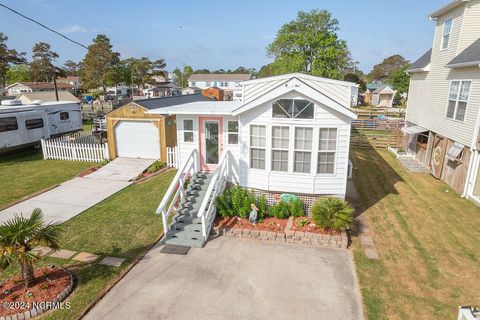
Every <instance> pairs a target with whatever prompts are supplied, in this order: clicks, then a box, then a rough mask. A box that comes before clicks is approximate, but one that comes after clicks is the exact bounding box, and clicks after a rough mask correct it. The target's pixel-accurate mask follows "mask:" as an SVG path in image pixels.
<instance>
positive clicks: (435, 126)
mask: <svg viewBox="0 0 480 320" xmlns="http://www.w3.org/2000/svg"><path fill="white" fill-rule="evenodd" d="M430 19H431V20H432V21H434V22H435V24H436V26H435V36H434V39H433V45H432V49H430V50H428V51H427V52H426V53H425V54H424V55H423V56H421V57H420V58H419V59H418V60H417V61H416V62H414V63H413V64H412V66H411V67H410V68H409V70H407V72H409V73H410V74H411V80H410V90H409V100H408V106H407V112H406V121H407V124H406V127H405V128H404V131H405V133H406V144H407V148H408V149H409V151H411V152H414V153H415V155H416V159H417V160H419V161H421V162H422V163H423V164H424V165H425V166H427V167H428V168H430V172H431V174H432V175H433V176H435V177H437V178H439V179H442V180H443V181H445V182H446V183H447V184H448V185H450V186H451V187H452V188H453V189H454V190H456V191H457V192H458V193H460V194H461V195H462V196H466V197H468V198H471V199H473V200H474V201H475V202H478V203H479V204H480V175H478V168H479V161H480V157H479V149H478V148H479V147H480V145H479V143H478V140H479V125H480V112H479V109H480V0H455V1H453V2H450V3H449V4H447V5H446V6H444V7H442V8H440V9H439V10H437V11H435V12H434V13H432V14H431V16H430Z"/></svg>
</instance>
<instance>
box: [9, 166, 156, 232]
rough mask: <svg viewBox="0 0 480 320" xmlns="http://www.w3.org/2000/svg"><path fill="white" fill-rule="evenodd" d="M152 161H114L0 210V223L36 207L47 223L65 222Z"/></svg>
mask: <svg viewBox="0 0 480 320" xmlns="http://www.w3.org/2000/svg"><path fill="white" fill-rule="evenodd" d="M154 161H155V160H145V159H126V158H117V159H115V160H113V161H111V162H109V163H108V164H107V165H105V166H103V167H102V168H100V169H99V170H97V171H96V172H94V173H92V174H89V175H88V176H85V177H83V178H80V177H77V178H73V179H72V180H69V181H66V182H64V183H62V184H60V185H59V186H58V187H56V188H54V189H52V190H49V191H47V192H44V193H42V194H40V195H38V196H35V197H33V198H30V199H28V200H25V201H23V202H20V203H18V204H16V205H14V206H11V207H9V208H7V209H5V210H2V211H0V223H1V222H5V221H6V220H8V219H10V218H12V217H13V215H14V214H15V213H17V214H20V213H21V214H23V215H24V216H30V214H31V213H32V211H33V210H34V209H35V208H40V209H42V211H43V213H44V215H45V220H46V221H48V222H64V221H66V220H68V219H70V218H72V217H74V216H76V215H77V214H79V213H81V212H83V211H85V210H87V209H88V208H90V207H92V206H94V205H95V204H97V203H99V202H100V201H102V200H104V199H106V198H108V197H110V196H111V195H113V194H115V193H117V192H118V191H120V190H122V189H123V188H125V187H126V186H128V185H130V184H131V181H130V180H132V179H133V178H135V177H136V176H138V175H139V174H140V173H141V172H142V171H143V170H145V169H146V168H147V167H148V166H150V164H152V163H153V162H154Z"/></svg>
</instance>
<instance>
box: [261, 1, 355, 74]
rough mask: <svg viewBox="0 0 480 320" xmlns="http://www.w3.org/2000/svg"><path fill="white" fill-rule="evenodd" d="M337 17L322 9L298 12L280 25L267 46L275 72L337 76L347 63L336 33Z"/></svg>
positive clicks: (346, 50) (344, 50)
mask: <svg viewBox="0 0 480 320" xmlns="http://www.w3.org/2000/svg"><path fill="white" fill-rule="evenodd" d="M338 30H339V27H338V20H337V19H334V18H332V14H331V13H330V12H328V11H326V10H312V11H310V12H304V11H300V12H298V15H297V18H296V19H295V20H294V21H291V22H288V23H286V24H284V25H283V26H282V27H281V28H280V30H279V31H278V33H277V36H276V38H275V40H274V41H273V42H272V43H271V44H270V45H269V46H268V47H267V53H268V55H269V56H272V57H274V58H275V60H274V62H273V63H272V65H271V68H272V70H273V71H274V73H275V74H282V73H289V72H304V73H309V74H312V75H317V76H323V77H328V78H335V79H340V78H341V77H342V75H343V72H344V69H345V68H346V67H347V65H348V61H349V59H348V48H347V44H346V42H345V41H344V40H342V39H339V37H338V35H337V31H338Z"/></svg>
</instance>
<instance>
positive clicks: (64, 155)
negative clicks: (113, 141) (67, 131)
mask: <svg viewBox="0 0 480 320" xmlns="http://www.w3.org/2000/svg"><path fill="white" fill-rule="evenodd" d="M88 139H89V138H88V137H86V136H82V137H80V140H75V138H72V137H69V136H65V137H59V138H54V139H46V140H45V139H42V152H43V158H44V159H57V160H71V161H92V162H98V161H102V160H104V159H108V144H107V143H104V144H100V143H90V142H89V141H93V140H88ZM92 139H93V138H92Z"/></svg>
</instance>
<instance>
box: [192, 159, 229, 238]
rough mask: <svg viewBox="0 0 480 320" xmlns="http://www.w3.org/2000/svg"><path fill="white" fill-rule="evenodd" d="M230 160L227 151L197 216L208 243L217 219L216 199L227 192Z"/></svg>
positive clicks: (219, 163)
mask: <svg viewBox="0 0 480 320" xmlns="http://www.w3.org/2000/svg"><path fill="white" fill-rule="evenodd" d="M229 158H230V152H229V151H228V150H225V151H224V152H223V154H222V156H221V157H220V161H219V162H218V166H217V169H216V170H215V174H214V175H213V177H212V180H211V181H210V184H209V185H208V188H207V192H206V194H205V198H203V201H202V204H201V205H200V209H198V214H197V216H198V217H199V218H201V219H202V235H203V240H204V241H207V239H208V235H209V233H210V228H211V227H212V223H213V219H214V218H215V216H214V215H213V213H214V211H215V209H216V208H215V198H216V197H217V196H218V195H219V194H220V193H222V192H223V191H224V190H225V186H226V184H227V178H228V168H229V163H228V162H229ZM210 200H211V201H210Z"/></svg>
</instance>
